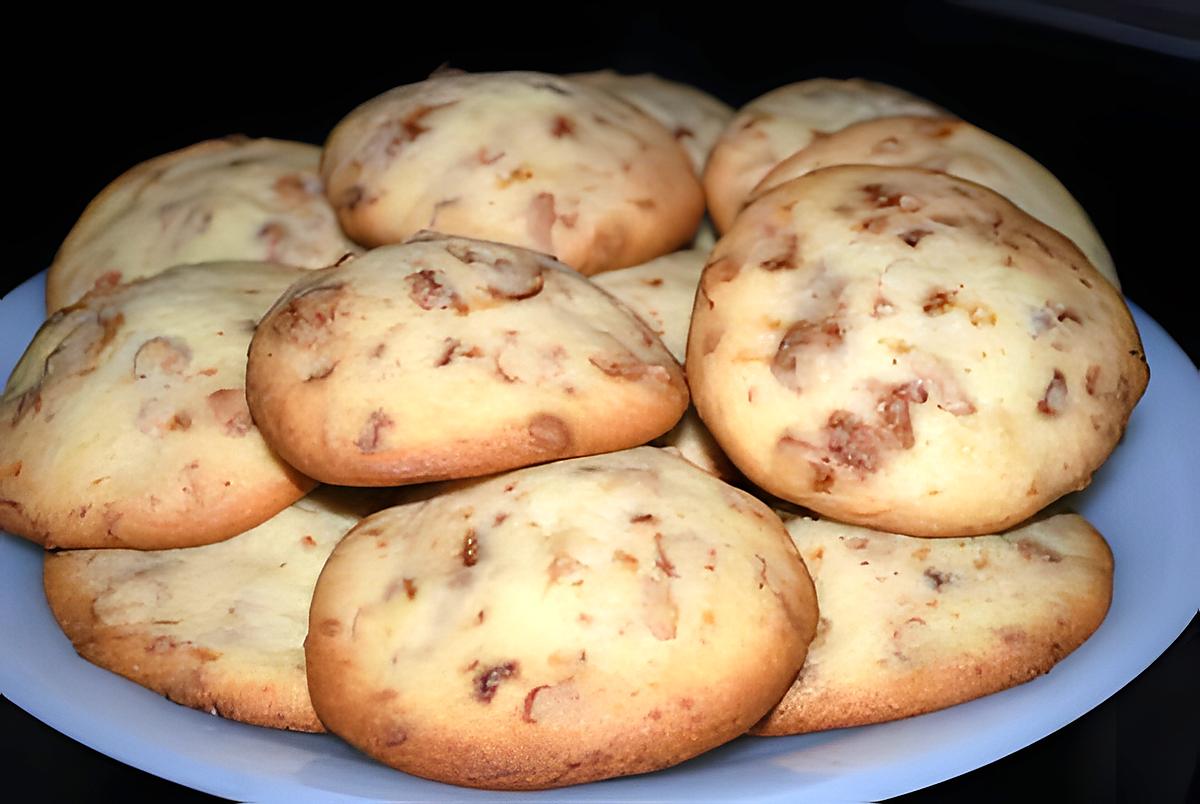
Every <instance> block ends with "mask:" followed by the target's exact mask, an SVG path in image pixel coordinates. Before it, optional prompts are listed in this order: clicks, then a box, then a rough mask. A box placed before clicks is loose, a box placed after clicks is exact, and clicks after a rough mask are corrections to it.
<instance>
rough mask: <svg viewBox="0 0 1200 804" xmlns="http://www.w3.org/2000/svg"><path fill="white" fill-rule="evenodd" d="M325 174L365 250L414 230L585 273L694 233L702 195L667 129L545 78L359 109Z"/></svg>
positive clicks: (532, 76)
mask: <svg viewBox="0 0 1200 804" xmlns="http://www.w3.org/2000/svg"><path fill="white" fill-rule="evenodd" d="M321 175H322V177H323V178H324V180H325V182H326V190H327V193H328V196H329V199H330V201H331V202H332V203H333V206H334V208H335V209H336V210H337V213H338V217H339V219H340V220H341V222H342V226H343V227H344V228H345V230H346V231H347V232H348V233H349V234H350V236H351V237H353V238H354V239H355V240H357V241H359V242H360V243H363V244H365V245H368V246H380V245H384V244H387V243H397V242H401V241H403V240H405V239H407V238H408V237H410V236H412V235H413V234H415V233H416V232H418V231H420V230H422V229H431V230H436V231H439V232H444V233H447V234H455V235H463V236H467V237H476V238H480V239H485V240H494V241H498V242H502V243H511V244H513V245H517V246H522V247H524V248H530V249H534V250H536V251H541V252H544V253H546V254H552V255H554V256H555V257H557V258H558V259H560V260H562V261H563V262H565V263H566V264H567V265H570V266H571V267H572V268H575V269H576V270H578V271H580V272H581V273H584V274H595V273H599V272H601V271H607V270H611V269H613V268H623V267H625V266H629V265H637V264H639V263H642V262H646V261H647V260H650V259H652V258H654V257H658V256H660V255H662V254H666V253H668V252H670V251H673V250H675V249H677V248H679V247H681V246H682V245H683V244H684V243H686V242H687V241H688V240H690V239H691V237H692V235H693V234H694V233H695V231H696V227H697V225H698V224H699V223H700V217H701V215H702V214H703V211H704V193H703V191H702V190H701V188H700V183H699V181H698V180H697V179H696V175H695V173H694V172H693V171H692V168H691V163H690V162H689V161H688V158H687V154H686V153H684V152H683V149H681V148H680V147H679V146H678V145H677V144H676V143H675V139H674V137H673V136H672V135H671V132H670V131H668V130H667V129H666V128H664V127H663V126H662V125H661V124H659V123H658V122H657V121H656V120H654V119H653V118H651V117H649V116H648V115H646V114H645V113H643V112H641V111H640V110H638V109H637V108H635V107H633V106H631V105H629V104H628V103H626V102H624V101H622V100H620V99H619V98H616V97H614V96H613V95H611V94H609V93H608V92H605V91H603V90H600V89H595V88H593V87H590V86H586V85H583V84H578V83H575V82H572V81H569V80H567V79H565V78H561V77H559V76H553V75H544V74H542V73H527V72H509V73H482V74H475V75H471V74H466V73H450V74H438V75H435V76H433V77H432V78H429V79H428V80H426V81H422V82H420V83H417V84H409V85H406V86H402V87H399V88H397V89H394V90H392V91H390V92H387V93H385V94H383V95H380V96H379V97H377V98H375V99H373V100H370V101H368V102H366V103H364V104H363V105H362V106H359V107H358V108H357V109H355V110H354V111H353V112H351V113H350V114H349V115H348V116H347V117H346V118H345V119H344V120H342V122H341V123H339V124H338V126H337V128H335V129H334V130H333V133H332V134H330V136H329V140H328V142H327V143H326V145H325V153H324V156H323V158H322V161H321Z"/></svg>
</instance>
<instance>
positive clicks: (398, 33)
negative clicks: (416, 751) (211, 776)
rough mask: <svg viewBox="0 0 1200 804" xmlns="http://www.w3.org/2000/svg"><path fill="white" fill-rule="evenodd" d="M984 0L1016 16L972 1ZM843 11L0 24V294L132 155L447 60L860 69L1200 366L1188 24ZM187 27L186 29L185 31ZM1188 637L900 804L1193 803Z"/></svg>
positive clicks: (252, 127) (6, 731)
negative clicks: (1067, 223) (1102, 251)
mask: <svg viewBox="0 0 1200 804" xmlns="http://www.w3.org/2000/svg"><path fill="white" fill-rule="evenodd" d="M995 5H1000V6H1004V5H1007V6H1008V10H1009V11H1010V12H1015V13H1016V16H1003V15H1000V14H997V13H996V12H994V11H992V10H988V9H987V8H986V7H988V6H995ZM841 6H843V7H841V8H839V7H837V6H836V4H835V7H833V8H821V9H819V7H816V6H815V4H800V3H798V4H794V5H793V6H791V7H790V10H787V11H784V10H782V8H781V9H780V10H768V7H767V6H765V5H759V4H744V7H740V8H739V7H732V8H731V7H726V8H724V9H717V8H715V7H714V8H712V9H710V10H709V11H706V12H703V13H702V12H701V11H700V10H699V8H698V7H697V6H692V7H688V8H684V9H679V10H661V9H659V8H652V7H650V6H649V5H648V4H644V5H643V6H640V7H624V8H623V7H621V6H620V4H614V3H607V4H603V5H599V4H574V5H566V4H560V5H555V6H546V7H539V8H530V9H529V10H527V11H521V12H514V11H513V10H511V9H510V8H508V7H503V6H492V7H490V8H486V9H476V8H473V7H468V6H454V7H449V6H447V8H446V9H445V10H444V11H441V12H436V11H429V10H425V11H419V12H415V11H407V12H406V14H405V16H400V17H396V18H395V19H364V18H361V17H360V16H358V15H356V14H353V13H351V14H348V15H347V16H346V17H345V18H343V17H341V16H338V15H337V14H336V13H335V12H336V11H337V9H328V10H325V11H323V12H322V13H321V14H320V15H317V14H316V12H305V13H312V14H313V15H314V16H312V17H310V18H302V19H300V20H299V21H298V22H297V21H293V22H292V23H291V24H289V25H286V26H285V25H284V24H283V23H282V21H281V19H282V14H281V15H280V18H269V19H266V20H260V21H256V22H257V23H258V24H256V25H255V26H254V30H253V31H248V30H247V29H246V27H245V19H244V18H243V15H242V14H241V10H240V9H237V10H236V13H237V14H238V20H237V21H236V22H235V21H234V20H233V15H234V14H235V10H234V9H233V8H232V7H230V8H225V7H222V9H221V10H220V12H219V13H218V14H217V15H216V16H219V17H222V18H221V19H218V20H216V21H215V22H214V21H213V20H212V17H213V15H212V14H211V13H201V11H202V10H203V11H206V12H211V10H212V9H211V8H209V7H205V8H204V9H192V8H191V7H188V8H186V9H184V8H183V7H179V8H175V9H174V10H173V13H181V14H184V16H183V17H182V18H177V19H172V20H171V21H170V22H169V23H168V22H166V21H165V20H164V21H163V22H162V23H157V22H156V23H153V24H152V25H153V26H156V27H151V28H146V27H145V25H146V22H145V20H144V19H142V20H140V21H139V22H138V24H137V25H136V26H135V25H133V24H131V25H129V26H128V27H124V28H115V29H107V30H106V29H104V28H102V27H101V26H100V25H99V24H98V23H97V24H95V25H93V24H92V23H91V22H90V21H88V20H84V19H80V18H78V17H72V18H71V19H70V20H53V21H47V22H46V24H45V25H40V26H32V27H30V28H24V27H22V26H12V27H11V28H10V29H9V34H10V39H14V40H17V39H21V38H22V37H23V36H24V35H25V34H26V32H27V31H37V32H38V33H37V34H36V35H35V34H32V33H30V34H29V35H30V37H31V42H30V43H29V44H34V45H36V46H38V47H37V48H35V51H34V52H35V53H36V56H31V55H29V54H28V53H26V52H24V51H22V53H21V55H17V51H15V50H9V51H7V52H6V54H5V55H4V57H3V58H4V61H5V62H6V64H5V66H6V70H5V73H6V75H7V76H8V77H9V79H10V81H9V83H8V85H7V86H6V98H5V100H6V101H7V104H8V108H9V114H8V121H9V126H8V127H7V128H8V131H9V136H10V138H11V141H10V143H9V148H8V154H9V162H8V164H7V165H6V171H5V174H6V175H7V178H8V181H9V186H10V191H11V192H10V195H11V197H12V199H13V201H14V202H15V203H16V209H17V211H18V214H17V215H16V216H12V213H10V216H11V217H10V221H11V222H12V224H13V228H12V229H10V230H8V234H9V237H8V240H9V242H10V243H12V242H15V246H16V247H15V253H13V251H12V250H10V251H9V253H8V254H7V255H6V257H5V259H4V260H3V261H0V266H3V267H0V287H2V288H3V290H4V291H5V292H7V290H8V289H10V288H11V287H13V286H15V285H16V284H18V283H19V282H21V281H23V280H24V279H26V278H28V277H30V276H32V275H34V274H35V273H37V272H38V271H40V270H42V269H43V268H45V267H46V266H47V265H48V264H49V263H50V261H51V259H52V258H53V255H54V251H55V249H56V248H57V247H58V244H59V243H60V242H61V241H62V239H63V238H64V237H65V236H66V234H67V232H68V231H69V229H70V227H71V226H72V224H73V223H74V222H75V220H76V218H77V217H78V216H79V213H80V212H81V211H82V210H83V207H84V206H85V205H86V204H87V202H88V201H89V200H90V199H91V198H92V197H93V196H94V195H95V194H96V193H98V192H99V191H100V190H101V189H102V188H103V187H104V185H105V184H107V183H108V182H109V181H111V180H112V179H113V178H115V177H116V176H117V175H118V174H119V173H120V172H122V171H123V170H125V169H126V168H128V167H130V166H132V165H134V164H136V163H137V162H140V161H142V160H145V159H147V158H150V157H152V156H155V155H157V154H160V153H163V152H165V151H168V150H172V149H175V148H180V147H183V146H186V145H189V144H192V143H194V142H196V141H199V140H202V139H206V138H209V137H217V136H223V135H226V134H230V133H235V132H240V133H245V134H249V135H252V136H273V137H281V138H290V139H299V140H307V141H309V142H314V143H320V142H321V141H322V139H323V138H324V135H325V134H326V133H327V132H328V131H329V129H330V128H331V127H332V126H333V125H334V124H335V123H336V122H337V121H338V120H339V119H340V118H341V117H342V116H343V115H344V114H345V113H346V112H348V111H349V110H350V109H351V108H352V107H353V106H354V105H356V104H357V103H359V102H361V101H364V100H367V99H368V98H370V97H372V96H374V95H376V94H379V93H380V92H383V91H384V90H387V89H390V88H391V87H393V86H396V85H399V84H403V83H408V82H411V81H416V80H420V79H421V78H423V77H425V76H426V75H428V73H429V72H431V71H432V70H433V69H435V68H436V67H438V66H439V65H441V64H443V63H449V64H450V65H452V66H454V67H460V68H463V69H467V70H473V71H482V70H498V69H538V70H543V71H547V72H569V71H580V70H592V69H600V68H604V67H614V68H617V69H619V70H621V71H623V72H641V71H654V72H658V73H659V74H661V75H664V76H666V77H669V78H674V79H677V80H683V81H687V82H690V83H693V84H695V85H697V86H699V87H701V88H704V89H706V90H708V91H710V92H712V93H713V94H715V95H717V96H718V97H720V98H722V99H723V100H725V101H727V102H729V103H731V104H732V105H734V106H739V105H741V104H743V103H745V102H747V101H749V100H750V99H752V98H754V97H755V96H757V95H759V94H762V93H763V92H765V91H767V90H770V89H773V88H775V87H777V86H780V85H782V84H786V83H789V82H792V81H796V80H801V79H804V78H811V77H816V76H821V75H828V76H833V77H851V76H863V77H867V78H872V79H876V80H881V81H884V82H888V83H892V84H896V85H898V86H902V87H904V88H906V89H908V90H910V91H912V92H915V93H916V94H918V95H922V96H924V97H927V98H929V99H931V100H933V101H935V102H937V103H939V104H941V105H943V106H945V107H946V108H948V109H950V110H952V111H954V112H956V113H957V114H959V115H960V116H962V117H964V118H965V119H967V120H970V121H971V122H973V123H975V124H976V125H979V126H981V127H983V128H985V129H988V130H989V131H992V132H993V133H995V134H997V135H999V136H1001V137H1003V138H1005V139H1007V140H1009V141H1010V142H1012V143H1014V144H1016V145H1018V146H1019V147H1021V148H1022V149H1024V150H1025V151H1027V152H1028V153H1030V154H1031V155H1033V156H1034V157H1035V158H1036V159H1038V160H1039V161H1040V162H1042V163H1043V164H1044V165H1046V166H1047V167H1048V168H1050V170H1051V171H1053V172H1054V173H1055V174H1056V175H1058V177H1059V178H1060V179H1061V180H1062V181H1063V182H1064V183H1065V184H1066V185H1067V187H1068V188H1069V189H1070V190H1071V191H1072V193H1074V194H1075V196H1076V197H1077V198H1078V199H1079V200H1080V202H1081V203H1082V204H1083V205H1084V207H1085V208H1086V209H1087V210H1088V211H1089V213H1090V214H1091V216H1092V219H1093V221H1094V223H1095V224H1096V227H1097V228H1098V229H1099V231H1100V233H1101V235H1102V236H1103V237H1104V239H1105V241H1106V243H1107V244H1108V246H1109V249H1110V250H1111V251H1112V253H1113V256H1114V258H1115V260H1116V264H1117V269H1118V271H1119V273H1120V276H1121V281H1122V283H1123V285H1124V290H1125V293H1126V295H1127V296H1128V297H1129V298H1130V299H1132V300H1133V301H1134V302H1135V303H1137V304H1138V305H1140V306H1141V307H1143V308H1144V309H1145V310H1146V311H1147V312H1148V313H1149V314H1150V315H1151V316H1152V317H1154V318H1155V319H1157V320H1158V321H1159V322H1160V323H1161V324H1162V325H1163V326H1164V327H1165V328H1166V329H1167V331H1168V332H1169V333H1171V335H1172V336H1173V337H1174V338H1175V339H1176V340H1177V341H1178V342H1179V343H1180V344H1181V345H1182V346H1183V347H1184V349H1185V350H1186V351H1187V352H1188V354H1189V355H1190V356H1191V357H1192V359H1193V361H1195V360H1196V359H1197V354H1198V353H1200V350H1198V338H1197V327H1196V317H1197V311H1198V308H1197V305H1196V301H1195V298H1196V296H1195V294H1194V292H1193V290H1192V288H1193V287H1194V284H1195V281H1194V275H1195V274H1196V272H1197V268H1198V267H1200V246H1198V245H1197V244H1200V237H1198V235H1200V215H1198V214H1197V210H1198V208H1200V193H1198V188H1200V183H1198V182H1197V179H1198V178H1200V175H1198V171H1197V169H1196V165H1197V157H1196V154H1197V153H1198V152H1200V149H1198V145H1200V44H1198V42H1200V12H1196V11H1191V12H1190V13H1189V12H1187V11H1185V10H1184V9H1185V8H1186V7H1187V6H1188V4H1187V3H1184V2H1170V1H1169V0H1156V1H1155V2H1143V3H1121V2H1085V1H1084V0H1074V1H1071V0H1046V2H1042V3H1040V4H1039V3H1012V4H990V3H986V2H961V3H946V2H932V1H931V2H911V3H895V4H890V5H887V6H878V7H876V6H872V5H869V4H859V3H847V2H843V3H842V4H841ZM523 8H524V7H523ZM1031 8H1032V10H1033V11H1032V18H1031V16H1030V13H1029V11H1030V9H1031ZM193 11H194V12H195V16H196V17H198V18H202V19H190V18H188V17H187V15H188V14H191V13H192V12H193ZM346 11H347V12H353V11H359V12H361V11H362V9H361V8H360V7H359V6H357V5H355V6H353V7H350V6H349V5H348V6H347V8H346ZM1080 12H1084V13H1083V15H1082V16H1081V15H1080ZM63 13H65V11H64V12H63ZM114 30H115V31H118V32H114ZM47 31H49V33H46V32H47ZM39 37H40V38H39ZM1198 480H1200V479H1198ZM1197 622H1198V621H1197V620H1193V622H1192V626H1191V627H1190V628H1189V629H1188V631H1187V632H1185V634H1184V635H1183V636H1182V637H1181V638H1180V640H1179V641H1177V642H1176V644H1175V645H1174V646H1173V647H1172V649H1171V650H1170V651H1168V653H1167V654H1166V655H1165V656H1164V657H1163V658H1162V659H1160V660H1159V661H1158V662H1156V663H1155V665H1154V666H1153V667H1152V668H1151V669H1150V670H1148V671H1147V672H1146V673H1145V674H1143V676H1142V677H1140V678H1139V679H1138V680H1136V681H1135V682H1134V683H1133V684H1131V685H1130V686H1129V687H1127V688H1126V689H1125V690H1123V691H1122V692H1120V693H1119V694H1117V695H1116V696H1115V697H1114V698H1112V699H1110V700H1109V701H1108V702H1106V703H1105V704H1103V705H1101V706H1100V707H1099V708H1097V709H1096V710H1094V711H1093V712H1091V713H1090V714H1088V715H1087V716H1085V717H1084V718H1082V719H1080V720H1079V721H1077V722H1076V723H1074V724H1071V725H1070V726H1068V727H1066V728H1064V729H1063V730H1061V731H1059V732H1058V733H1056V734H1054V735H1051V736H1050V737H1047V738H1046V739H1044V740H1042V741H1041V742H1039V743H1037V744H1035V745H1034V746H1031V747H1030V748H1027V749H1025V750H1023V751H1020V752H1018V753H1017V754H1014V755H1013V756H1011V757H1008V758H1006V759H1004V760H1001V761H1000V762H997V763H995V764H993V765H991V766H988V767H986V768H983V769H980V770H978V771H975V772H973V773H970V774H967V775H966V776H964V777H960V778H959V779H956V780H952V781H950V782H947V783H944V784H942V785H938V786H936V787H934V788H931V789H929V790H926V791H922V792H921V793H918V794H914V795H913V796H911V797H908V798H907V799H906V800H911V801H960V800H970V801H1009V800H1013V799H1016V798H1020V797H1024V796H1026V795H1028V794H1030V793H1035V792H1036V793H1037V794H1038V797H1039V798H1049V799H1054V798H1057V799H1060V800H1065V801H1077V800H1088V801H1116V800H1153V801H1167V802H1172V801H1184V800H1186V798H1187V796H1188V791H1189V789H1190V795H1191V800H1193V801H1194V800H1196V799H1197V797H1198V796H1200V780H1198V779H1197V765H1196V757H1197V752H1198V750H1200V726H1198V725H1197V722H1198V721H1200V716H1198V715H1197V713H1200V695H1198V694H1197V692H1196V690H1195V689H1193V687H1194V686H1195V681H1196V679H1197V678H1200V626H1198V624H1197ZM0 757H3V760H2V762H3V764H4V765H5V766H6V767H7V768H8V769H9V771H10V773H9V781H10V783H16V782H25V783H27V784H29V785H34V786H36V789H37V790H38V793H39V797H41V798H44V799H47V800H57V799H71V800H81V799H82V800H98V801H99V800H114V801H115V800H128V799H131V798H135V797H137V796H138V794H139V793H141V794H144V795H149V796H153V797H155V798H156V799H161V800H173V801H174V800H179V801H190V800H197V801H199V800H211V799H208V798H207V797H204V796H201V795H199V794H195V793H192V792H191V791H188V790H185V789H184V788H180V787H177V786H174V785H171V784H170V783H167V782H163V781H160V780H157V779H154V778H153V777H150V776H147V775H145V774H142V773H140V772H137V771H134V770H132V769H129V768H126V767H125V766H122V765H120V764H119V763H116V762H114V761H112V760H109V759H108V758H106V757H102V756H100V755H98V754H96V753H94V752H91V751H90V750H89V749H86V748H84V747H82V746H80V745H79V744H77V743H74V742H72V741H71V740H69V739H68V738H66V737H63V736H61V735H59V734H57V733H56V732H54V731H52V730H50V729H49V728H47V727H45V726H42V725H41V724H40V723H38V722H37V721H36V720H34V719H33V718H31V717H29V716H28V715H26V714H25V713H24V712H21V711H20V710H19V709H17V708H16V707H15V706H13V705H12V704H11V703H10V702H8V701H7V700H0ZM64 769H69V772H64Z"/></svg>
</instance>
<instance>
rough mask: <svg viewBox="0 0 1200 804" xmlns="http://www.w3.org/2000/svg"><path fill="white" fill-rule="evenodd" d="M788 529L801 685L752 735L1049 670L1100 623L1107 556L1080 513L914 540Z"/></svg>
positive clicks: (897, 708)
mask: <svg viewBox="0 0 1200 804" xmlns="http://www.w3.org/2000/svg"><path fill="white" fill-rule="evenodd" d="M787 528H788V532H789V533H790V534H791V536H792V540H793V541H794V542H795V543H796V548H797V549H798V550H799V551H800V555H801V556H802V557H803V558H804V562H805V564H806V565H807V567H808V570H809V572H811V573H812V577H813V583H814V584H816V588H817V601H818V603H819V605H820V608H821V618H820V620H819V622H818V625H817V636H816V638H815V639H814V640H813V643H812V646H811V647H810V648H809V652H808V658H807V660H806V661H805V663H804V669H803V670H801V671H800V677H799V678H797V679H796V682H795V683H794V684H793V685H792V688H791V689H790V690H788V693H787V695H785V696H784V698H783V700H782V701H781V702H780V703H779V704H778V705H777V706H776V707H775V708H774V709H772V710H771V714H769V715H768V716H767V717H765V718H763V720H762V721H761V722H760V723H758V725H756V726H755V727H754V728H753V729H752V730H751V732H752V733H753V734H763V735H780V734H800V733H804V732H810V731H820V730H822V729H836V728H842V727H844V726H861V725H865V724H867V723H880V722H883V721H887V720H897V719H899V718H903V717H910V716H912V715H919V714H921V713H923V712H931V711H933V710H935V709H942V708H944V707H947V706H952V705H954V704H958V703H962V702H964V701H969V700H971V699H973V698H978V697H980V696H982V695H988V694H991V693H993V692H998V691H1000V690H1003V689H1007V688H1008V687H1012V686H1015V685H1017V684H1022V683H1024V682H1026V681H1029V680H1030V679H1032V678H1034V677H1036V676H1038V675H1041V674H1042V673H1045V672H1048V671H1049V670H1050V668H1051V667H1053V666H1054V665H1055V664H1057V663H1058V662H1059V661H1060V660H1062V658H1063V657H1065V656H1066V655H1067V654H1069V653H1071V651H1073V650H1075V649H1076V648H1077V647H1079V646H1080V645H1081V644H1083V642H1084V641H1085V640H1086V639H1087V638H1088V637H1089V636H1091V634H1092V632H1094V631H1095V630H1096V629H1097V628H1098V627H1099V626H1100V623H1101V621H1103V620H1104V615H1105V613H1106V612H1107V611H1108V606H1109V601H1110V600H1111V599H1112V574H1113V560H1112V553H1111V552H1110V551H1109V549H1108V545H1107V544H1105V542H1104V539H1103V538H1102V537H1101V536H1100V534H1098V533H1097V532H1096V531H1095V530H1094V529H1093V528H1092V526H1091V525H1089V524H1088V523H1087V521H1086V520H1084V519H1083V517H1080V516H1077V515H1075V514H1060V515H1058V516H1052V517H1049V518H1047V519H1044V520H1040V521H1037V522H1031V523H1029V524H1026V525H1023V526H1021V527H1019V528H1016V529H1015V530H1011V531H1009V532H1008V533H1004V534H1000V535H994V536H979V537H976V538H971V539H915V538H912V537H909V536H898V535H896V534H892V533H881V532H879V531H874V530H868V529H867V528H859V527H854V526H853V525H843V524H840V523H837V522H833V521H829V520H823V521H820V522H816V521H813V520H812V519H807V518H804V517H798V518H795V519H790V520H788V522H787Z"/></svg>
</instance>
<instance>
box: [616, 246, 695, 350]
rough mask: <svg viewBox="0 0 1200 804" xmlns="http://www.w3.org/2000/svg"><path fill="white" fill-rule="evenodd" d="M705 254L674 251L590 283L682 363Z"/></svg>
mask: <svg viewBox="0 0 1200 804" xmlns="http://www.w3.org/2000/svg"><path fill="white" fill-rule="evenodd" d="M707 257H708V252H706V251H699V250H696V249H691V250H688V251H676V252H674V253H672V254H668V255H666V256H665V257H659V258H657V259H654V260H650V261H649V262H647V263H644V264H642V265H637V266H634V267H633V268H623V269H621V270H620V271H609V272H608V273H604V274H600V275H599V276H597V277H596V278H595V279H593V280H592V281H593V282H595V283H596V284H597V285H599V286H600V287H602V288H604V289H605V290H606V291H608V292H609V293H611V294H612V295H614V296H616V297H617V298H618V299H620V300H621V302H622V303H624V304H625V305H626V306H627V307H629V309H631V310H633V311H634V312H635V313H637V315H638V317H639V318H641V319H642V321H644V322H646V324H647V325H649V327H650V329H652V330H654V334H655V335H657V336H658V337H659V339H660V340H661V341H662V342H663V345H664V346H666V347H667V348H668V349H669V350H671V354H672V356H674V358H675V359H676V360H677V361H679V362H680V363H682V362H683V361H684V358H685V357H686V352H687V331H688V326H689V324H691V320H692V303H693V302H694V301H695V299H696V288H697V287H698V286H699V285H700V272H701V271H703V270H704V262H705V260H706V258H707Z"/></svg>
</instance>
